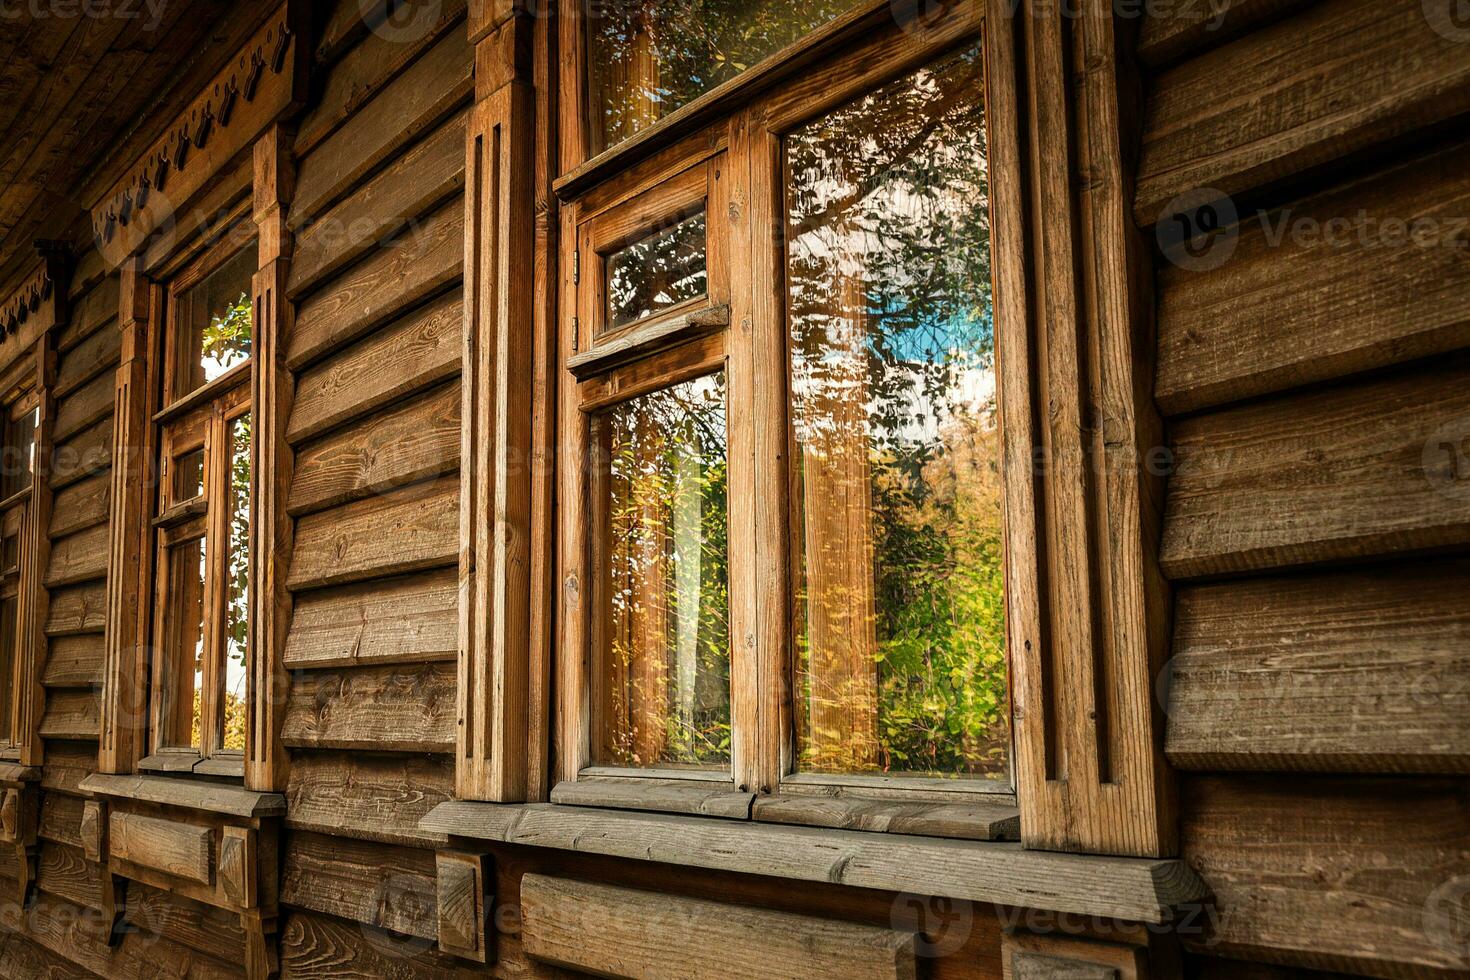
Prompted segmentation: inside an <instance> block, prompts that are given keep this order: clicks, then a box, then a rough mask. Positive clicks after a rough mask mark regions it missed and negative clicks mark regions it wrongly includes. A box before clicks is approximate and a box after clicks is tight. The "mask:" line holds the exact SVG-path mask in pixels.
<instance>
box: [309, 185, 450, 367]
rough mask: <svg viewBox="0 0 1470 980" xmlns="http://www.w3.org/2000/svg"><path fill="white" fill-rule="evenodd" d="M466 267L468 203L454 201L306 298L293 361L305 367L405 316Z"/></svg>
mask: <svg viewBox="0 0 1470 980" xmlns="http://www.w3.org/2000/svg"><path fill="white" fill-rule="evenodd" d="M463 265H464V207H463V205H462V204H460V203H458V202H455V201H451V202H450V203H449V205H448V206H446V207H443V208H441V209H440V210H438V211H436V212H434V213H433V214H431V215H429V216H428V217H426V218H425V219H424V220H423V221H422V222H419V223H416V224H415V225H414V226H413V227H411V228H409V229H408V230H406V231H405V232H404V234H403V235H401V236H400V237H399V238H398V239H397V240H395V241H393V242H391V243H389V244H386V245H384V246H383V247H382V248H379V249H377V250H376V251H374V252H373V253H372V254H370V255H369V256H368V257H367V258H366V259H364V260H363V261H361V262H359V263H358V264H357V265H354V266H352V267H351V268H349V269H348V270H347V271H346V272H344V273H343V274H342V275H341V276H339V277H337V278H336V279H334V280H332V282H331V283H329V284H328V285H326V286H324V287H323V288H322V289H320V290H318V291H317V292H316V293H313V294H312V295H311V296H310V297H309V298H308V299H306V300H305V301H304V302H303V303H302V304H301V305H300V307H299V309H298V310H297V320H296V329H295V332H294V334H293V335H292V337H291V339H290V345H289V348H288V350H287V363H288V364H289V365H290V367H291V368H292V369H293V370H300V369H301V368H303V367H305V366H306V365H307V364H308V363H310V362H311V361H313V360H316V359H317V358H320V357H322V356H324V355H326V354H328V353H330V352H331V351H333V350H335V349H337V348H338V347H341V346H343V345H345V344H348V343H350V342H352V341H354V340H356V339H357V338H359V337H361V336H363V335H364V334H366V333H368V332H370V331H372V330H374V329H376V328H377V327H378V326H380V325H382V324H384V323H386V322H387V321H389V320H391V319H393V318H395V317H397V316H400V315H401V314H402V313H403V312H404V311H405V310H408V309H411V308H412V307H413V306H414V305H415V304H417V303H419V302H420V301H422V300H423V299H425V298H426V297H428V296H431V295H433V294H434V293H436V292H438V291H439V290H441V289H444V288H445V287H447V286H449V285H450V284H452V283H454V282H455V281H457V280H458V279H460V278H461V277H462V276H463V274H464V269H463Z"/></svg>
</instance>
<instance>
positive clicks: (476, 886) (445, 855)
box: [434, 851, 492, 963]
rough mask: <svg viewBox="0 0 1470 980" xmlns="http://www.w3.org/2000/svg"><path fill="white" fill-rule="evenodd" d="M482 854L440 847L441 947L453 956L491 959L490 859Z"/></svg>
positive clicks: (437, 856)
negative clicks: (488, 873)
mask: <svg viewBox="0 0 1470 980" xmlns="http://www.w3.org/2000/svg"><path fill="white" fill-rule="evenodd" d="M487 860H488V859H487V858H486V857H485V856H484V855H482V854H470V853H466V852H463V851H439V852H438V853H437V854H435V856H434V863H435V867H436V869H437V872H438V887H437V893H436V899H437V907H438V910H439V949H440V951H442V952H445V953H448V954H449V955H451V956H459V957H463V958H464V959H469V960H474V961H475V962H477V963H485V962H490V961H491V960H492V958H491V956H490V952H489V946H490V931H489V929H488V928H487V927H486V922H487V914H486V913H487V910H488V908H489V902H488V901H487V899H486V896H485V882H486V878H487V875H486V862H487Z"/></svg>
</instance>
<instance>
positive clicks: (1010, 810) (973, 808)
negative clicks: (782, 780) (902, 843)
mask: <svg viewBox="0 0 1470 980" xmlns="http://www.w3.org/2000/svg"><path fill="white" fill-rule="evenodd" d="M751 817H752V818H753V819H756V820H764V821H767V822H769V823H789V824H804V825H806V826H809V827H836V828H840V829H842V830H866V831H880V832H888V833H894V834H915V835H918V836H920V837H958V838H963V839H966V840H996V841H998V840H1020V839H1021V814H1020V812H1019V811H1018V810H1017V809H1016V806H1015V804H1014V803H915V802H906V801H904V800H864V799H855V798H852V797H838V796H762V797H758V798H757V799H756V801H755V806H754V807H753V808H752V809H751Z"/></svg>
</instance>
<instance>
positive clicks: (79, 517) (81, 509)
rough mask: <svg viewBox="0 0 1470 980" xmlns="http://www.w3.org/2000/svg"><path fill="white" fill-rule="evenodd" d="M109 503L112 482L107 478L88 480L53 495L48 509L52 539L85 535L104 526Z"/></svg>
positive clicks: (102, 475)
mask: <svg viewBox="0 0 1470 980" xmlns="http://www.w3.org/2000/svg"><path fill="white" fill-rule="evenodd" d="M111 503H112V481H111V480H109V479H108V477H107V474H105V473H103V474H100V475H98V476H93V477H88V478H87V479H85V480H82V481H80V482H78V483H74V484H72V485H71V486H69V487H67V488H66V489H65V490H62V491H61V492H60V493H58V494H56V498H55V501H54V503H53V504H52V509H51V526H50V528H49V529H48V533H49V534H50V535H51V537H52V538H63V537H66V536H67V535H68V534H75V533H77V532H78V531H85V530H87V529H88V528H92V527H96V526H97V525H98V524H102V523H104V522H105V521H106V520H107V518H108V514H109V509H110V507H111Z"/></svg>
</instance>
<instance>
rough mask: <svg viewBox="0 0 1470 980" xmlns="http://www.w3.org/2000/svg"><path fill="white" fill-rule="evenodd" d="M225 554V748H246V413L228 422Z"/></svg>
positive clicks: (247, 587) (247, 548)
mask: <svg viewBox="0 0 1470 980" xmlns="http://www.w3.org/2000/svg"><path fill="white" fill-rule="evenodd" d="M229 504H230V553H229V564H228V566H227V567H226V568H225V592H226V594H225V670H224V684H225V698H224V719H223V723H224V733H223V738H222V740H221V742H220V744H221V745H223V746H224V747H225V748H226V749H238V750H239V751H242V752H243V751H244V750H245V724H246V718H247V712H246V710H245V692H246V673H245V645H246V633H247V631H248V630H249V628H250V416H249V414H246V415H242V416H241V417H240V418H238V419H236V420H235V421H234V422H232V423H230V485H229Z"/></svg>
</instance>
